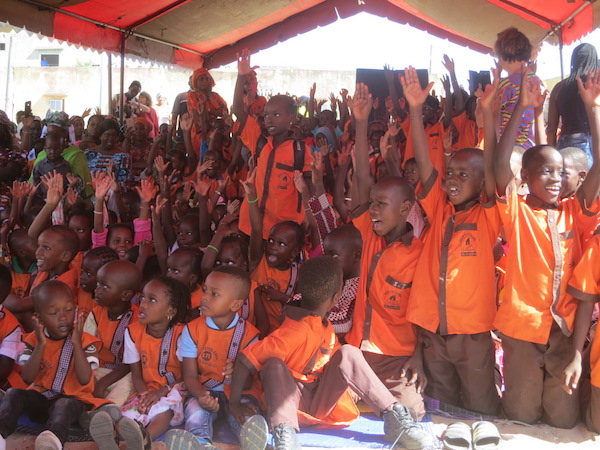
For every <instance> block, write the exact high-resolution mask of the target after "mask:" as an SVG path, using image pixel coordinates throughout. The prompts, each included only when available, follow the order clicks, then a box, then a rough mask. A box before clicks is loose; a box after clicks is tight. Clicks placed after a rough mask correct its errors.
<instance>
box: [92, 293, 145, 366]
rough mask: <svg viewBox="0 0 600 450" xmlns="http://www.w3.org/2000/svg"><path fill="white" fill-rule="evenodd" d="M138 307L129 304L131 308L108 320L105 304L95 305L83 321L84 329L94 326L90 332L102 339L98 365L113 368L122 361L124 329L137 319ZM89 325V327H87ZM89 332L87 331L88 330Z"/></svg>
mask: <svg viewBox="0 0 600 450" xmlns="http://www.w3.org/2000/svg"><path fill="white" fill-rule="evenodd" d="M137 315H138V307H137V305H133V304H132V305H131V309H130V310H129V311H127V312H125V313H124V314H122V315H121V316H119V317H118V318H117V320H110V319H109V317H108V308H107V307H106V306H95V307H94V308H93V309H92V311H91V312H90V315H89V317H88V318H87V321H86V323H85V327H86V331H88V329H91V328H94V324H95V330H94V331H95V332H94V333H90V334H92V335H94V336H96V337H97V338H98V339H100V341H102V349H101V350H100V351H99V352H98V358H99V360H100V367H103V368H107V369H114V368H116V366H117V365H119V364H121V363H122V361H123V351H124V347H125V346H124V344H125V330H126V329H127V327H128V326H129V324H132V323H134V322H136V321H137ZM88 327H89V328H88ZM88 332H89V331H88Z"/></svg>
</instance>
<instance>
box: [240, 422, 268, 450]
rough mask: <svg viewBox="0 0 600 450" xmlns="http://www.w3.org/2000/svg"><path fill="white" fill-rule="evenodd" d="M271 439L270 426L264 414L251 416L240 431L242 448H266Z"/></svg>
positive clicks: (257, 449)
mask: <svg viewBox="0 0 600 450" xmlns="http://www.w3.org/2000/svg"><path fill="white" fill-rule="evenodd" d="M268 440H269V426H268V425H267V421H266V420H265V418H264V417H263V416H259V415H254V416H252V417H250V418H249V419H248V420H246V422H245V423H244V425H243V426H242V430H241V431H240V447H241V450H265V448H266V447H267V442H268Z"/></svg>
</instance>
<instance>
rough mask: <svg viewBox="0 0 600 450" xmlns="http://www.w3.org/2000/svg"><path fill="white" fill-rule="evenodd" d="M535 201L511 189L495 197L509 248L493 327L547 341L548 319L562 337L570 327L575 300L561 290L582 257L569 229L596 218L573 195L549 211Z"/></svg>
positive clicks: (564, 287)
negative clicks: (501, 296)
mask: <svg viewBox="0 0 600 450" xmlns="http://www.w3.org/2000/svg"><path fill="white" fill-rule="evenodd" d="M528 202H529V203H530V204H528ZM537 203H539V200H537V199H536V198H535V197H532V196H528V197H527V198H526V197H525V196H520V195H518V194H516V192H514V190H513V192H511V193H509V195H507V197H502V198H499V199H498V209H499V210H500V213H501V216H502V221H503V223H504V229H505V232H506V239H507V241H508V245H509V251H508V261H507V265H506V276H505V280H504V290H503V301H502V303H501V304H500V307H499V308H498V313H497V314H496V320H495V322H494V325H495V327H496V328H498V329H499V330H500V331H501V332H502V333H504V334H506V335H508V336H510V337H513V338H516V339H521V340H523V341H529V342H534V343H536V344H546V343H547V342H548V338H549V336H550V329H551V327H552V322H553V321H556V323H557V324H558V325H559V326H560V328H561V330H562V332H563V333H564V334H565V335H567V336H569V335H570V334H571V330H572V329H573V321H574V319H575V311H576V309H577V300H575V299H573V296H572V295H570V294H568V293H567V292H566V288H567V280H569V278H570V276H571V273H572V271H573V267H575V264H576V262H577V261H579V258H580V256H581V244H580V242H579V240H578V239H576V238H575V234H576V233H575V232H574V229H576V228H577V226H581V228H580V229H587V228H589V227H588V226H586V225H585V223H586V222H589V221H593V220H595V217H594V215H593V214H592V213H590V212H589V211H584V210H583V209H582V207H581V204H580V200H579V198H578V196H577V195H576V196H575V197H572V198H569V199H565V200H563V201H562V202H560V203H559V204H558V205H557V207H556V208H554V209H544V208H542V207H541V206H538V205H537ZM578 223H579V225H578Z"/></svg>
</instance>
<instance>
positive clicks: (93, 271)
mask: <svg viewBox="0 0 600 450" xmlns="http://www.w3.org/2000/svg"><path fill="white" fill-rule="evenodd" d="M118 259H119V255H118V254H117V252H115V251H114V250H113V249H112V248H109V247H96V248H93V249H91V250H88V251H87V252H86V253H85V255H84V257H83V261H82V262H81V271H80V273H79V288H78V289H77V308H78V310H79V312H81V313H83V314H84V317H85V318H87V316H88V314H89V313H90V311H91V310H92V309H94V307H95V306H96V302H95V301H94V291H95V290H96V283H97V281H98V280H97V278H96V275H97V274H98V270H100V268H101V267H102V266H103V265H105V264H107V263H109V262H111V261H116V260H118ZM91 334H93V333H91Z"/></svg>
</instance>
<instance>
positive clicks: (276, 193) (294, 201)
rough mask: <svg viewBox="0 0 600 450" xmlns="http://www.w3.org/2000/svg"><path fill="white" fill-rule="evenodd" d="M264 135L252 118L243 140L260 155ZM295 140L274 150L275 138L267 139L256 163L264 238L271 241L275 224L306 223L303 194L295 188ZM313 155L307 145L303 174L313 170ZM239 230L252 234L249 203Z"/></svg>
mask: <svg viewBox="0 0 600 450" xmlns="http://www.w3.org/2000/svg"><path fill="white" fill-rule="evenodd" d="M261 134H262V131H261V129H260V126H259V125H258V123H257V122H256V120H255V119H254V118H253V117H251V116H248V118H247V119H246V123H245V125H244V129H243V130H242V131H241V133H240V139H241V140H242V142H243V143H244V145H245V146H246V147H248V149H249V150H250V152H251V153H252V155H255V154H256V147H257V144H258V141H259V138H260V136H261ZM295 151H296V149H295V141H294V140H288V141H285V142H283V143H282V144H280V145H279V146H277V147H276V148H273V138H272V137H271V136H269V137H267V143H266V144H265V146H264V147H263V148H262V150H261V152H260V155H259V156H258V161H257V163H256V181H255V184H256V192H257V194H258V199H259V200H258V205H259V207H260V209H261V212H262V213H263V214H264V215H263V238H264V239H267V238H268V237H269V233H270V231H271V228H272V227H273V225H275V224H276V223H279V222H283V221H285V220H291V221H293V222H297V223H302V221H303V220H304V208H303V207H302V200H301V198H300V193H299V192H298V190H297V189H296V186H295V185H294V153H295ZM311 162H312V154H311V152H310V147H309V146H308V145H307V146H305V153H304V167H303V168H302V172H309V171H310V164H311ZM238 226H239V228H240V230H241V231H243V232H244V233H246V234H248V235H250V232H251V229H250V216H249V213H248V203H247V202H242V206H241V209H240V221H239V225H238Z"/></svg>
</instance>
